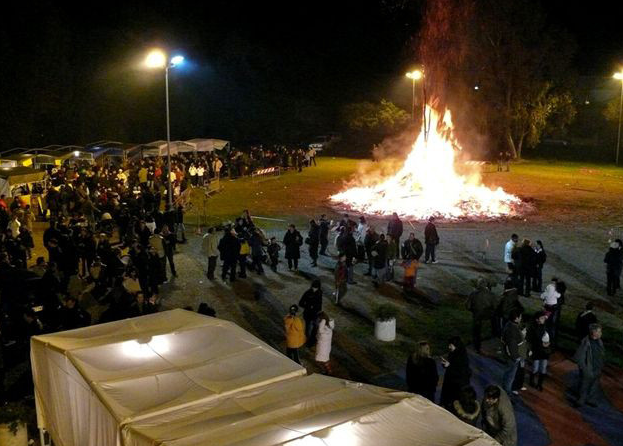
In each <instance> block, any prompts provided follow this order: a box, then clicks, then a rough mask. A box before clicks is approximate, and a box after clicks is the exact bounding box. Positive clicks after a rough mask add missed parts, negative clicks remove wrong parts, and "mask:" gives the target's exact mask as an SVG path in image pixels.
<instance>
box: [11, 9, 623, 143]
mask: <svg viewBox="0 0 623 446" xmlns="http://www.w3.org/2000/svg"><path fill="white" fill-rule="evenodd" d="M518 1H519V0H518ZM543 3H544V4H545V5H546V10H547V12H548V14H549V18H550V22H551V23H552V24H554V25H556V26H559V27H562V28H564V29H567V30H568V31H569V32H570V33H571V34H572V35H573V36H574V37H575V39H576V40H577V44H578V54H577V56H576V60H575V64H576V68H577V70H578V72H579V73H580V74H583V75H599V76H611V74H612V72H613V71H614V69H615V68H616V67H617V64H618V63H623V26H621V21H620V19H619V18H618V14H617V13H616V11H615V10H614V9H613V6H612V4H613V3H612V2H605V1H601V2H600V1H594V2H590V3H589V4H586V3H584V2H582V3H580V2H577V4H576V2H565V1H562V0H549V1H544V2H543ZM422 5H423V1H406V0H405V1H400V0H398V1H391V0H386V1H374V2H373V1H331V2H330V1H313V2H311V1H301V2H288V3H282V2H242V1H235V0H231V1H208V2H192V3H191V2H179V1H178V2H173V1H151V2H147V1H128V2H118V3H115V2H97V3H93V4H90V3H88V2H82V3H78V4H76V3H73V2H72V3H69V2H52V1H41V2H28V1H26V2H11V6H7V7H6V8H12V10H10V9H9V10H7V11H5V12H4V14H3V16H4V23H3V27H2V29H0V33H1V36H0V37H1V38H0V48H1V51H2V60H3V64H2V66H1V67H0V78H1V81H2V82H1V83H0V88H1V89H2V91H1V92H0V93H1V94H2V96H1V97H2V98H3V107H2V116H1V118H0V122H2V124H1V125H2V128H1V130H2V131H1V132H0V150H6V149H10V148H12V147H41V146H45V145H48V144H85V143H88V142H93V141H96V140H102V139H112V140H121V141H124V142H148V141H152V140H156V139H164V137H165V128H164V80H163V75H162V73H158V72H149V71H145V70H142V69H140V68H139V63H140V61H141V60H142V58H143V57H144V55H145V54H146V52H147V50H148V49H150V48H151V47H154V46H160V47H163V48H167V49H169V50H170V51H171V52H173V51H179V52H180V53H181V54H183V55H184V56H186V58H187V60H188V61H189V63H188V64H186V65H185V66H184V67H181V68H180V69H175V70H174V71H173V72H172V73H171V79H170V89H171V120H172V121H171V126H172V135H171V136H172V138H173V139H189V138H194V137H223V138H227V139H232V140H234V141H236V142H238V143H240V144H243V143H254V142H278V141H279V142H302V141H305V140H307V139H309V138H310V137H313V136H314V135H320V134H324V133H326V132H328V131H335V130H338V129H337V116H338V112H339V109H340V107H342V106H343V105H344V104H346V103H349V102H354V101H362V100H378V99H380V98H381V97H387V98H389V99H391V100H393V101H395V102H396V103H397V104H398V105H400V106H402V107H404V108H406V109H408V107H409V101H410V88H409V84H408V82H406V80H405V79H404V77H403V75H404V72H405V70H406V69H407V68H408V67H409V66H410V65H411V64H412V63H413V62H415V61H416V51H415V49H416V36H417V32H418V29H419V26H420V21H421V11H422V9H423V7H422Z"/></svg>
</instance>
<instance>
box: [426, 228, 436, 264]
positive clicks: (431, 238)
mask: <svg viewBox="0 0 623 446" xmlns="http://www.w3.org/2000/svg"><path fill="white" fill-rule="evenodd" d="M434 222H435V218H434V217H430V218H429V219H428V224H427V225H426V227H425V228H424V244H425V245H426V253H425V254H424V263H428V259H430V260H431V263H437V259H436V258H435V249H436V248H437V245H438V244H439V234H437V227H436V226H435V223H434Z"/></svg>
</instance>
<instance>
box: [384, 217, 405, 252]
mask: <svg viewBox="0 0 623 446" xmlns="http://www.w3.org/2000/svg"><path fill="white" fill-rule="evenodd" d="M402 231H403V229H402V221H401V220H400V218H399V217H398V214H397V213H396V212H394V214H393V215H392V218H391V220H390V221H389V223H388V224H387V235H391V236H392V240H393V242H394V243H395V244H396V257H399V256H400V237H401V236H402Z"/></svg>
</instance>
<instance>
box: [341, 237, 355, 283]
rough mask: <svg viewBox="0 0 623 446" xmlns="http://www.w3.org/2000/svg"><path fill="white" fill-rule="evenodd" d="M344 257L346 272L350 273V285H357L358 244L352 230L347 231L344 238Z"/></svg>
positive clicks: (348, 276)
mask: <svg viewBox="0 0 623 446" xmlns="http://www.w3.org/2000/svg"><path fill="white" fill-rule="evenodd" d="M344 255H345V256H346V270H347V271H348V275H347V278H348V283H349V284H353V285H354V284H355V283H357V282H355V280H354V278H353V276H354V272H355V263H354V262H355V257H356V256H357V242H356V241H355V237H353V233H352V231H351V230H350V229H347V230H346V235H345V237H344Z"/></svg>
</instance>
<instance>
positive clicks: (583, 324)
mask: <svg viewBox="0 0 623 446" xmlns="http://www.w3.org/2000/svg"><path fill="white" fill-rule="evenodd" d="M596 323H597V316H595V313H593V302H586V306H585V307H584V311H582V312H581V313H580V314H578V317H577V318H576V320H575V333H576V334H577V336H578V340H579V341H580V342H582V339H584V338H585V337H587V336H588V334H589V332H588V327H590V326H591V324H596Z"/></svg>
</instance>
